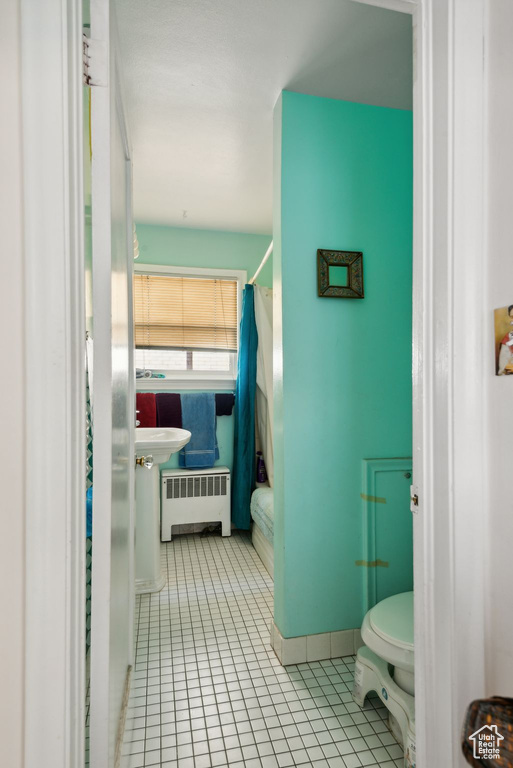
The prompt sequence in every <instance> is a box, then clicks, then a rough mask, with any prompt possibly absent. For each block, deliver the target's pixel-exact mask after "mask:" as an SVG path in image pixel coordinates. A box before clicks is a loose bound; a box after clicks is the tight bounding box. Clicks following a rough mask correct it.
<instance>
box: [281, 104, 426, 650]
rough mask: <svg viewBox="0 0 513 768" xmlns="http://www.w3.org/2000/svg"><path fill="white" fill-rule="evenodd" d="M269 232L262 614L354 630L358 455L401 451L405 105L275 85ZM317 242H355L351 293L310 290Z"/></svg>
mask: <svg viewBox="0 0 513 768" xmlns="http://www.w3.org/2000/svg"><path fill="white" fill-rule="evenodd" d="M274 239H275V251H274V274H273V280H274V293H275V312H274V319H275V333H276V337H275V393H274V395H275V619H276V623H277V625H278V627H279V628H280V630H281V632H282V634H283V635H284V636H285V637H294V636H298V635H307V634H315V633H320V632H329V631H336V630H342V629H350V628H354V627H358V626H360V624H361V621H362V618H363V612H364V595H363V590H364V575H363V570H364V569H363V568H361V567H357V566H356V565H355V561H356V560H359V559H360V558H361V557H362V550H363V543H362V535H363V515H364V507H363V502H362V499H361V496H360V494H361V492H362V459H364V458H376V457H378V458H388V457H394V456H410V455H411V300H412V291H411V280H412V115H411V113H410V112H405V111H399V110H392V109H385V108H380V107H373V106H367V105H363V104H354V103H348V102H343V101H335V100H331V99H322V98H317V97H313V96H304V95H302V94H297V93H290V92H283V94H282V97H281V99H280V102H279V103H278V104H277V107H276V110H275V185H274ZM318 248H325V249H334V250H361V251H363V258H364V283H365V298H364V299H363V300H349V299H326V298H318V297H317V285H316V279H317V278H316V251H317V249H318ZM405 504H406V505H407V504H408V499H407V497H406V498H405ZM381 506H383V507H384V506H385V505H381ZM409 556H410V555H409V554H408V553H407V554H406V556H405V562H406V563H407V562H408V557H409Z"/></svg>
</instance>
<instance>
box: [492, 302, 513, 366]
mask: <svg viewBox="0 0 513 768" xmlns="http://www.w3.org/2000/svg"><path fill="white" fill-rule="evenodd" d="M495 373H496V374H497V376H511V375H512V374H513V304H510V305H509V307H501V308H500V309H496V310H495Z"/></svg>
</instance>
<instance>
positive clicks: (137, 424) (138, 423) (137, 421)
mask: <svg viewBox="0 0 513 768" xmlns="http://www.w3.org/2000/svg"><path fill="white" fill-rule="evenodd" d="M138 413H140V411H136V412H135V426H136V427H139V426H140V424H141V422H140V421H139V419H138V418H137V414H138Z"/></svg>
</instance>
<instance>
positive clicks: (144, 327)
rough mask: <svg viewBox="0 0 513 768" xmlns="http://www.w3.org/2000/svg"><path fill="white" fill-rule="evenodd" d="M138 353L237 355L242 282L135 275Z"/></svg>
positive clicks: (135, 319)
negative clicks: (182, 351) (181, 351)
mask: <svg viewBox="0 0 513 768" xmlns="http://www.w3.org/2000/svg"><path fill="white" fill-rule="evenodd" d="M134 321H135V346H136V347H137V348H139V349H203V350H213V349H219V350H225V351H230V352H236V351H237V282H236V281H235V280H215V279H202V278H195V277H169V276H167V275H166V276H163V275H143V274H138V275H134Z"/></svg>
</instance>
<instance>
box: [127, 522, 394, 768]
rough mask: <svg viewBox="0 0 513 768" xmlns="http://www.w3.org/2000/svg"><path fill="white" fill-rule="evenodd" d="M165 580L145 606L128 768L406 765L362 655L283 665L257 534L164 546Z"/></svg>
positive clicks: (143, 600)
mask: <svg viewBox="0 0 513 768" xmlns="http://www.w3.org/2000/svg"><path fill="white" fill-rule="evenodd" d="M162 557H163V564H164V568H165V569H166V572H167V584H166V586H165V587H164V589H163V590H162V592H160V593H158V594H156V595H144V596H141V597H140V598H138V600H137V611H136V621H137V623H138V627H137V649H136V650H137V658H136V667H135V670H134V694H135V696H134V699H133V702H132V707H133V709H132V714H133V717H134V721H133V722H134V730H133V732H132V741H131V742H130V743H127V744H125V745H124V753H125V755H126V754H129V755H130V757H129V761H128V764H129V766H130V768H141V767H142V766H162V767H163V768H211V767H212V768H223V766H231V767H233V768H286V766H295V765H303V766H310V765H311V766H315V768H356V767H357V766H367V767H368V768H378V767H379V768H402V767H403V759H402V750H401V748H400V747H399V745H398V744H397V743H396V741H395V739H394V737H393V736H392V735H391V733H390V732H389V730H388V728H387V725H386V719H385V718H386V710H384V709H383V707H382V706H381V703H380V701H379V699H377V698H376V699H373V700H372V702H371V703H370V704H367V705H366V708H365V709H364V710H361V709H360V708H359V707H358V706H357V705H356V704H354V702H353V700H352V698H351V685H352V678H353V668H354V658H353V657H346V658H344V659H334V660H331V661H322V662H315V663H308V664H301V665H298V666H293V667H286V668H285V667H282V666H281V665H280V663H279V662H278V660H277V658H276V656H275V655H274V653H273V651H272V650H271V648H270V645H269V626H270V621H271V616H272V605H273V582H272V580H271V579H270V578H269V576H268V575H267V572H266V571H265V570H264V568H263V566H262V564H261V562H260V559H259V558H258V555H257V554H256V552H255V550H254V549H253V547H252V545H251V541H250V539H249V537H247V536H245V535H239V534H234V535H233V536H232V537H230V538H225V539H223V538H220V537H208V538H200V536H199V535H198V534H195V535H188V536H179V537H175V539H174V540H173V541H172V542H170V543H169V544H166V545H163V547H162Z"/></svg>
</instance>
